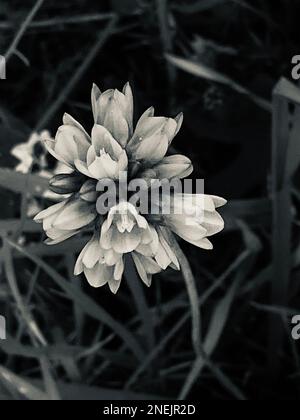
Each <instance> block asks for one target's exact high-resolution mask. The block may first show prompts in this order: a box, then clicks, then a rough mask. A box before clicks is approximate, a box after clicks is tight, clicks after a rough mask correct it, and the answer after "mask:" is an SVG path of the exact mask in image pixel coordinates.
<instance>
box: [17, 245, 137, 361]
mask: <svg viewBox="0 0 300 420" xmlns="http://www.w3.org/2000/svg"><path fill="white" fill-rule="evenodd" d="M9 243H10V245H11V246H12V247H13V248H15V249H16V250H18V251H19V252H20V253H21V254H23V255H24V256H26V257H27V258H29V259H30V260H31V261H33V262H34V263H35V264H37V265H38V266H39V267H40V268H41V269H42V270H44V271H45V272H46V273H47V274H48V275H49V277H50V278H51V279H52V280H53V281H54V282H55V283H56V284H57V285H58V286H59V287H60V288H62V289H63V290H64V292H65V293H66V294H67V296H69V298H70V299H71V300H73V301H75V302H77V304H78V305H79V306H80V307H81V308H82V310H83V311H84V312H85V313H86V314H88V315H90V316H91V317H92V318H94V319H96V320H98V321H100V322H103V323H104V324H106V325H108V326H109V327H110V328H111V329H112V330H113V331H114V332H115V333H116V334H117V335H118V336H119V337H120V338H122V339H123V340H124V342H125V344H126V345H127V346H128V347H129V348H130V349H131V350H132V352H133V354H134V355H135V356H136V357H137V359H138V360H140V361H142V360H143V359H144V352H143V350H142V348H141V346H140V344H139V343H138V342H137V340H136V338H135V337H134V336H133V334H132V333H131V332H130V331H129V330H127V329H126V328H125V327H123V325H122V324H121V323H119V322H118V321H116V320H115V319H114V318H112V317H111V315H110V314H109V313H108V312H106V311H105V310H104V309H103V308H101V307H100V306H99V305H97V304H96V303H95V302H94V301H93V300H92V299H91V298H90V297H88V296H87V295H86V294H84V293H83V292H81V291H80V290H79V289H78V288H77V287H76V286H74V285H73V284H71V283H70V282H68V281H67V280H65V279H64V277H62V276H61V275H60V274H59V273H57V272H56V271H55V270H53V268H51V267H50V266H49V265H48V264H47V263H45V262H44V261H42V260H41V259H40V258H39V257H37V256H35V255H31V254H29V253H28V252H27V251H26V250H25V249H24V248H22V247H21V246H19V245H18V244H16V243H14V242H12V241H9Z"/></svg>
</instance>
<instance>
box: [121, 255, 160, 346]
mask: <svg viewBox="0 0 300 420" xmlns="http://www.w3.org/2000/svg"><path fill="white" fill-rule="evenodd" d="M125 278H126V280H127V283H128V286H129V288H130V290H131V293H132V295H133V298H134V300H135V304H136V307H137V309H138V312H139V314H140V318H141V321H142V323H143V334H144V337H145V339H146V340H147V347H148V350H149V351H151V350H152V349H153V347H154V345H155V334H154V326H153V322H152V314H151V312H150V311H149V307H148V305H147V301H146V298H145V293H144V289H143V287H142V285H141V280H140V279H139V277H138V275H137V272H136V269H135V265H134V262H133V260H132V258H131V256H128V258H127V259H126V264H125Z"/></svg>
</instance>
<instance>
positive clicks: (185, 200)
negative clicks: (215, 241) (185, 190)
mask: <svg viewBox="0 0 300 420" xmlns="http://www.w3.org/2000/svg"><path fill="white" fill-rule="evenodd" d="M224 204H226V200H224V199H223V198H221V197H216V196H211V195H205V194H197V195H196V194H175V195H174V199H173V201H172V203H171V211H170V214H166V215H165V216H164V218H165V223H166V224H167V226H168V227H169V228H170V229H171V230H172V231H173V232H175V233H176V234H177V235H178V236H180V237H181V238H182V239H184V240H185V241H187V242H190V243H191V244H193V245H196V246H198V247H200V248H204V249H212V248H213V245H212V243H211V242H210V241H209V240H208V239H207V238H208V237H210V236H212V235H215V234H216V233H218V232H221V230H223V228H224V221H223V219H222V217H221V216H220V214H219V213H218V212H217V211H216V209H217V208H218V207H221V206H223V205H224Z"/></svg>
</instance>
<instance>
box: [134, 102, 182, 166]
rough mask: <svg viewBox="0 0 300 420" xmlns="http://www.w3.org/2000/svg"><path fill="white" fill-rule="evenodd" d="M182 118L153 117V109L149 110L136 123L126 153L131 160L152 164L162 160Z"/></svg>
mask: <svg viewBox="0 0 300 420" xmlns="http://www.w3.org/2000/svg"><path fill="white" fill-rule="evenodd" d="M182 121H183V116H182V114H179V115H178V116H177V117H176V118H175V119H173V118H165V117H154V108H149V109H148V110H147V111H146V112H145V113H144V114H143V115H142V116H141V118H140V120H139V121H138V123H137V126H136V129H135V132H134V134H133V137H132V139H131V140H130V141H129V143H128V145H127V149H126V150H127V153H128V155H129V156H130V158H131V159H132V160H137V161H141V162H144V163H145V162H146V163H147V166H148V165H149V164H154V163H157V162H159V161H160V160H162V158H163V157H164V156H165V154H166V153H167V150H168V147H169V146H170V144H171V142H172V140H173V138H174V137H175V136H176V134H177V133H178V131H179V130H180V127H181V125H182Z"/></svg>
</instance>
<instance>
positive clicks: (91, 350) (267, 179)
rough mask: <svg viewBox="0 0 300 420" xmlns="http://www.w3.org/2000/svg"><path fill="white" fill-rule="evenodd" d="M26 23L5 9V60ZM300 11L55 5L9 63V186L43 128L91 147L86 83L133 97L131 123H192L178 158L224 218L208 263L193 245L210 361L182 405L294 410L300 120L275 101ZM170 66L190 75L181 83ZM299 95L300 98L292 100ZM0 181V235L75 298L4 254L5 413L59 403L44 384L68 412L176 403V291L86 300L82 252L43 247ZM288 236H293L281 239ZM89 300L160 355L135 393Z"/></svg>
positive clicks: (181, 298) (5, 130) (288, 5)
mask: <svg viewBox="0 0 300 420" xmlns="http://www.w3.org/2000/svg"><path fill="white" fill-rule="evenodd" d="M274 3H276V4H274ZM33 6H34V2H33V1H26V2H24V1H16V0H11V1H2V2H1V5H0V32H1V36H0V53H1V54H2V55H4V54H5V52H6V51H7V50H8V48H9V46H10V45H11V43H12V41H13V40H14V37H15V34H16V33H17V31H18V29H19V28H20V26H22V25H24V22H25V19H26V16H27V15H28V13H29V12H30V10H31V8H32V7H33ZM299 11H300V10H299V2H298V1H296V0H294V1H293V0H281V1H280V0H278V1H276V2H274V1H271V0H260V1H259V0H257V1H249V0H248V1H246V0H245V1H244V0H241V1H240V0H234V1H233V0H232V1H230V0H228V1H222V0H219V1H213V0H210V1H209V0H198V1H197V0H194V1H192V0H190V1H180V0H169V1H166V0H157V1H154V0H111V1H101V2H100V1H94V0H60V1H51V0H48V1H45V2H44V4H43V5H42V6H41V8H40V9H39V11H38V13H37V15H36V16H35V18H34V20H33V21H32V22H31V23H30V24H28V25H26V24H25V28H24V33H23V35H22V37H21V39H20V42H19V43H18V46H17V54H12V56H11V57H10V58H9V60H8V64H7V80H1V81H0V85H1V96H0V125H1V127H0V142H1V149H0V151H1V154H0V165H1V167H5V168H7V167H9V168H14V166H15V165H16V163H17V162H16V160H15V159H14V158H13V157H12V156H11V155H10V149H11V148H12V146H13V145H15V144H17V143H20V142H25V141H26V140H27V138H28V136H29V134H30V133H31V132H32V131H35V130H38V131H39V130H41V129H44V128H47V129H49V130H50V131H51V133H52V134H53V135H54V134H55V132H56V129H57V127H58V126H59V125H60V123H61V118H62V115H63V113H64V112H68V113H70V114H71V115H72V116H74V117H75V118H76V119H77V120H79V121H80V122H81V123H82V124H83V125H84V126H85V127H86V128H87V129H89V128H90V127H91V126H92V115H91V109H90V102H89V101H90V90H91V86H92V83H93V82H95V83H97V84H98V85H99V87H100V88H101V90H105V89H107V88H112V87H113V88H119V89H121V87H122V86H123V85H124V84H125V83H126V82H127V81H128V80H129V81H130V83H131V85H132V88H133V91H134V96H135V117H136V118H138V116H139V115H140V114H141V113H142V112H143V111H144V110H145V109H146V108H147V107H149V106H151V105H154V106H155V109H156V114H157V115H167V116H175V115H176V114H177V113H178V112H180V111H183V112H184V116H185V120H184V125H183V127H182V129H181V132H180V133H179V135H178V136H177V137H176V139H175V141H174V143H173V146H174V149H173V150H174V151H175V150H176V151H178V152H180V153H183V154H185V155H187V156H188V157H190V158H191V160H192V161H193V164H194V168H195V170H194V173H193V177H194V178H204V179H205V187H206V193H210V194H214V195H221V196H223V197H225V198H226V199H228V201H229V204H228V206H227V208H225V210H224V217H225V221H226V229H225V231H224V232H223V233H222V234H220V235H218V236H217V237H215V238H213V242H214V250H213V251H212V252H206V251H203V250H201V249H198V248H195V247H193V246H192V245H188V244H185V243H182V247H183V250H184V251H185V252H186V255H187V257H188V259H189V262H190V264H191V266H192V269H193V272H194V275H195V278H196V281H197V287H198V293H199V296H200V302H202V300H201V299H202V298H203V300H204V302H203V305H202V307H201V311H202V317H203V320H202V324H203V338H204V339H205V338H207V339H208V341H209V342H210V343H214V344H213V345H212V347H211V348H210V351H209V352H208V355H209V357H210V363H211V364H212V365H210V364H209V366H208V367H207V366H206V367H204V368H203V369H202V370H201V372H200V374H199V375H198V377H197V378H194V379H193V380H192V383H191V384H190V385H188V392H187V395H186V397H187V398H191V399H193V398H194V399H200V400H203V399H231V398H234V399H241V398H242V397H245V398H248V399H298V397H299V395H300V394H299V392H300V388H299V387H300V381H299V378H300V376H299V374H300V371H299V349H300V347H299V346H300V342H297V341H293V340H292V339H291V317H292V315H295V314H297V313H299V314H300V309H298V311H297V308H299V303H300V297H299V288H300V286H299V285H300V283H299V270H298V267H299V264H300V259H299V255H298V254H299V227H298V226H299V215H298V207H299V182H298V177H297V167H298V165H297V163H298V161H297V158H299V152H298V151H299V146H298V149H297V138H298V137H300V132H299V131H298V128H297V127H298V126H299V122H298V120H299V115H297V112H295V108H294V107H293V106H291V105H289V107H288V108H287V109H285V105H283V107H282V108H280V107H278V106H273V109H272V90H273V88H274V87H275V85H276V84H277V82H278V81H279V79H280V78H281V77H287V78H290V74H291V70H292V64H291V59H292V57H293V56H294V55H295V54H300V46H299V41H300V37H299V33H298V32H299V29H298V21H297V16H299ZM109 22H110V23H109ZM108 25H109V26H108ZM99 40H100V43H99ZM95 46H96V47H95ZM167 54H170V55H171V56H176V57H180V58H184V59H186V60H187V61H186V64H187V71H183V70H182V69H180V68H179V67H178V66H176V65H174V64H172V62H171V61H170V60H171V59H168V58H167V57H170V55H167ZM192 62H193V63H198V64H199V65H205V66H207V67H208V68H209V69H215V70H217V71H218V72H219V73H221V74H222V75H226V76H227V77H229V78H230V79H231V83H230V84H231V86H229V84H228V83H225V84H224V83H223V84H222V83H216V82H214V81H212V80H208V79H207V78H203V77H197V76H196V75H195V74H192V73H193V72H192V67H191V63H192ZM173 63H174V61H173ZM210 74H211V76H212V74H213V73H210ZM212 78H214V77H212ZM232 82H234V84H233V83H232ZM236 84H238V85H241V86H243V87H245V88H247V89H248V91H247V93H246V94H243V93H241V92H239V91H238V90H240V89H237V88H236ZM293 89H294V92H295V94H296V92H297V88H296V85H294V87H293ZM262 98H263V99H264V101H265V102H264V105H263V106H262V105H261V102H260V100H261V99H262ZM268 102H269V104H268ZM266 103H267V106H266ZM283 103H284V104H287V101H283ZM266 108H268V109H266ZM279 108H280V109H279ZM278 109H279V111H278ZM272 111H273V115H274V119H276V120H277V118H278V113H277V112H279V114H280V115H281V118H280V124H278V125H277V129H276V130H277V131H278V130H281V131H280V132H281V133H283V134H281V136H279V140H278V138H277V137H276V134H275V135H274V134H273V138H274V137H275V140H274V143H273V145H274V144H277V142H283V143H282V144H289V142H290V141H293V142H294V143H293V144H294V145H296V146H295V148H294V149H293V150H294V153H293V157H294V162H296V163H295V164H293V170H290V171H289V176H288V177H287V178H288V179H287V180H286V182H285V188H286V195H285V198H284V200H283V204H282V203H281V206H280V205H278V203H277V204H276V200H275V204H274V200H273V201H272V198H273V199H274V190H273V195H272V185H273V186H274V183H275V180H276V179H277V176H279V175H278V173H279V172H280V168H283V167H285V168H286V167H289V156H290V155H285V154H284V153H279V154H278V153H277V155H276V154H275V155H274V154H273V155H272V142H271V139H272V132H271V131H272V130H271V126H272ZM291 120H292V121H293V126H291V123H290V121H291ZM297 124H298V125H297ZM278 126H279V128H278ZM286 127H287V128H286ZM291 139H292V140H291ZM298 140H299V141H300V138H299V139H298ZM278 147H279V149H280V146H278ZM273 148H274V146H273ZM297 152H298V153H297ZM275 158H276V159H279V163H278V165H277V166H276V165H275V166H274V161H275ZM272 163H273V166H272ZM276 171H277V172H278V173H277V172H276ZM0 178H1V186H2V187H3V188H2V190H1V193H0V198H1V202H2V205H1V207H0V215H1V219H2V220H1V235H2V236H5V237H7V235H8V236H9V238H13V240H14V241H16V242H17V241H18V240H19V239H20V237H22V238H23V239H22V240H24V241H25V244H26V250H27V251H28V252H29V253H30V254H31V255H37V256H38V258H40V260H43V261H46V262H47V264H48V265H49V266H51V267H53V268H54V269H55V270H57V272H59V273H60V274H61V275H62V276H63V277H64V278H65V279H67V282H68V283H67V284H69V283H71V284H75V286H76V287H77V289H78V290H79V292H78V293H80V295H79V297H77V298H78V299H77V300H76V299H75V298H74V295H73V294H72V293H71V292H70V291H68V290H67V291H66V290H64V292H62V290H61V288H60V286H59V277H57V279H58V284H57V283H56V282H55V281H54V282H53V278H51V276H50V275H49V273H46V271H47V270H45V269H43V267H42V266H41V265H40V264H39V263H37V262H33V261H30V258H24V256H23V258H21V257H20V254H18V253H17V252H15V251H12V250H11V249H10V248H9V250H7V249H6V250H5V245H4V244H5V241H3V248H2V250H1V263H2V271H1V278H0V313H1V314H3V315H5V316H6V318H7V323H8V334H9V339H8V340H6V341H5V342H4V341H3V342H1V341H0V360H1V363H2V368H1V369H3V367H5V369H8V370H9V371H10V372H11V373H12V372H13V373H14V374H15V375H17V376H16V377H13V379H14V380H13V381H12V383H10V384H9V385H8V384H7V381H6V380H5V378H4V379H3V374H4V373H5V372H6V371H2V370H1V369H0V380H1V378H2V383H3V385H2V386H1V385H0V394H1V396H2V398H4V399H7V398H15V399H19V398H25V397H27V398H32V399H36V398H37V394H35V393H34V392H37V390H44V389H46V392H47V395H48V396H49V395H50V397H53V394H51V392H50V394H49V386H50V385H51V383H52V385H53V383H54V385H53V386H54V387H55V388H56V387H58V389H59V393H60V396H61V397H62V398H68V399H72V398H78V397H79V396H80V397H81V398H83V399H89V398H95V396H96V398H99V399H101V398H105V397H106V398H108V399H109V398H119V399H130V398H133V399H134V398H151V396H152V397H153V395H154V396H158V397H161V398H171V399H173V398H174V399H175V398H177V397H178V396H179V395H180V391H181V390H182V388H183V387H184V384H185V385H186V384H187V381H188V380H189V378H190V372H191V369H192V366H193V362H194V359H195V355H194V353H193V348H192V345H191V339H190V320H189V319H187V321H186V322H185V323H183V325H182V326H181V327H180V326H179V328H178V330H177V331H176V332H175V333H174V334H173V335H172V334H171V337H170V338H169V339H168V340H167V342H164V339H165V338H166V337H167V336H168V333H170V331H172V328H173V327H174V326H175V325H176V324H177V323H178V322H179V320H180V319H181V318H182V316H183V315H184V314H185V313H186V312H187V311H188V310H189V303H188V299H187V295H186V290H185V286H184V282H183V280H182V275H181V273H177V272H174V271H172V270H170V271H166V272H164V273H162V274H160V275H157V276H155V278H154V281H153V285H152V287H151V288H150V289H146V288H145V287H144V286H142V288H139V287H136V286H135V285H134V284H133V286H131V287H128V284H127V281H126V280H125V279H124V281H123V283H122V285H121V289H120V292H119V293H118V294H117V296H112V295H111V294H110V293H109V291H108V290H107V289H106V288H102V289H99V290H92V289H91V288H90V287H88V285H86V284H85V282H84V279H74V278H72V275H71V274H70V273H71V271H72V269H71V267H72V264H73V261H74V256H75V255H76V253H78V251H79V249H78V244H77V243H74V241H73V242H72V241H70V244H68V243H67V244H65V245H63V246H59V247H57V250H56V251H54V250H53V248H51V250H50V251H49V248H46V247H44V246H43V245H41V243H40V242H39V241H40V239H41V234H40V232H38V231H37V229H38V227H36V228H35V227H33V224H31V223H30V221H24V214H23V213H24V208H23V212H22V202H23V204H24V190H23V188H22V187H20V186H19V184H18V183H19V182H21V180H20V179H19V178H18V179H16V185H17V187H15V188H14V186H13V185H12V186H10V185H7V183H9V182H8V178H9V175H8V173H7V172H5V173H4V172H1V177H0ZM11 179H14V178H11ZM5 187H6V188H5ZM22 190H23V191H22ZM20 192H23V200H22V194H20ZM287 197H288V199H291V201H289V200H288V199H287ZM278 209H279V210H278ZM277 211H278V212H277ZM276 212H277V213H276ZM274 213H276V215H275V216H274ZM272 214H273V217H272ZM25 219H26V217H25ZM20 220H21V221H23V224H21V228H20ZM272 220H273V222H274V223H273V224H272ZM278 226H280V227H282V228H283V229H281V231H280V232H279V234H278V232H277V230H278V229H277V228H278ZM290 231H291V232H292V234H291V235H290V236H289V235H288V232H290ZM24 238H25V239H24ZM40 260H39V261H40ZM14 280H15V282H16V283H17V285H18V288H19V296H20V297H21V299H24V301H25V302H26V305H25V306H26V308H27V309H26V310H28V311H29V312H30V313H31V314H32V316H33V317H34V319H35V321H36V322H37V323H38V325H39V327H40V329H41V331H42V333H43V335H44V336H45V338H46V341H47V345H46V346H44V347H45V348H46V349H45V348H44V350H43V349H41V347H40V346H39V345H37V343H36V340H35V339H33V338H32V336H31V334H30V333H28V328H27V327H28V325H27V321H26V316H25V321H24V312H22V305H21V307H20V302H18V300H17V301H16V295H15V293H14V289H13V284H14ZM131 283H132V282H131ZM133 283H134V281H133ZM214 285H215V287H214ZM207 291H210V292H209V295H206V293H207ZM83 296H84V297H86V296H87V297H89V298H91V299H93V301H94V302H96V304H97V305H98V306H99V308H104V309H105V310H106V311H107V313H109V314H110V315H111V317H113V318H114V319H115V320H116V321H117V322H118V323H120V324H121V325H123V326H124V327H125V328H126V330H128V331H130V332H131V333H132V334H134V336H135V338H136V339H137V340H138V342H139V343H140V345H141V346H142V348H143V349H144V350H145V357H146V355H147V354H149V353H151V351H152V352H153V351H156V352H157V353H155V354H154V356H153V360H152V361H151V362H149V363H148V365H146V366H145V368H144V369H143V370H142V372H141V374H140V375H139V376H138V377H137V379H136V380H135V381H134V383H133V385H132V386H130V387H129V390H128V389H127V388H128V387H127V388H126V383H127V381H128V379H129V378H130V377H131V375H132V374H133V373H134V372H136V369H138V368H139V367H141V366H142V365H143V361H137V360H136V359H135V357H134V355H133V353H132V351H131V350H130V349H129V348H128V347H127V346H126V340H125V345H124V343H123V341H122V340H121V339H120V338H119V337H118V333H117V334H116V335H114V332H115V331H114V328H113V326H112V325H111V324H110V323H109V324H107V322H105V321H104V322H102V320H101V316H100V314H97V316H94V317H91V316H90V314H89V316H88V315H87V314H86V313H85V312H86V311H85V308H84V307H86V305H85V301H84V303H83V308H82V306H80V305H79V303H80V301H81V302H82V299H83ZM137 302H139V303H141V302H142V303H141V304H138V305H137ZM136 306H137V307H136ZM25 315H26V313H25ZM149 317H150V318H151V323H152V328H153V331H154V341H153V337H152V339H151V333H150V332H149V330H148V329H147V325H148V322H149ZM92 318H93V319H92ZM145 319H146V320H147V319H148V321H145ZM111 334H113V335H112V336H111ZM108 337H111V339H110V340H107V338H108ZM149 337H150V338H149ZM1 349H2V350H1ZM158 350H160V351H158ZM82 354H83V355H82ZM43 358H44V359H43ZM41 360H44V362H45V360H46V362H45V363H46V365H47V366H46V368H45V366H44V365H43V363H44V362H42V361H41ZM45 369H46V374H45ZM47 373H48V374H49V375H50V378H51V379H49V377H48V376H47ZM47 378H48V379H47ZM22 380H23V381H26V383H27V384H28V383H30V384H34V386H35V387H36V388H34V390H33V391H32V393H27V394H26V393H25V395H24V393H22V392H20V384H22ZM20 381H21V382H20ZM49 381H50V385H49ZM50 389H51V386H50ZM132 393H133V394H132ZM54 395H55V393H54Z"/></svg>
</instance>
